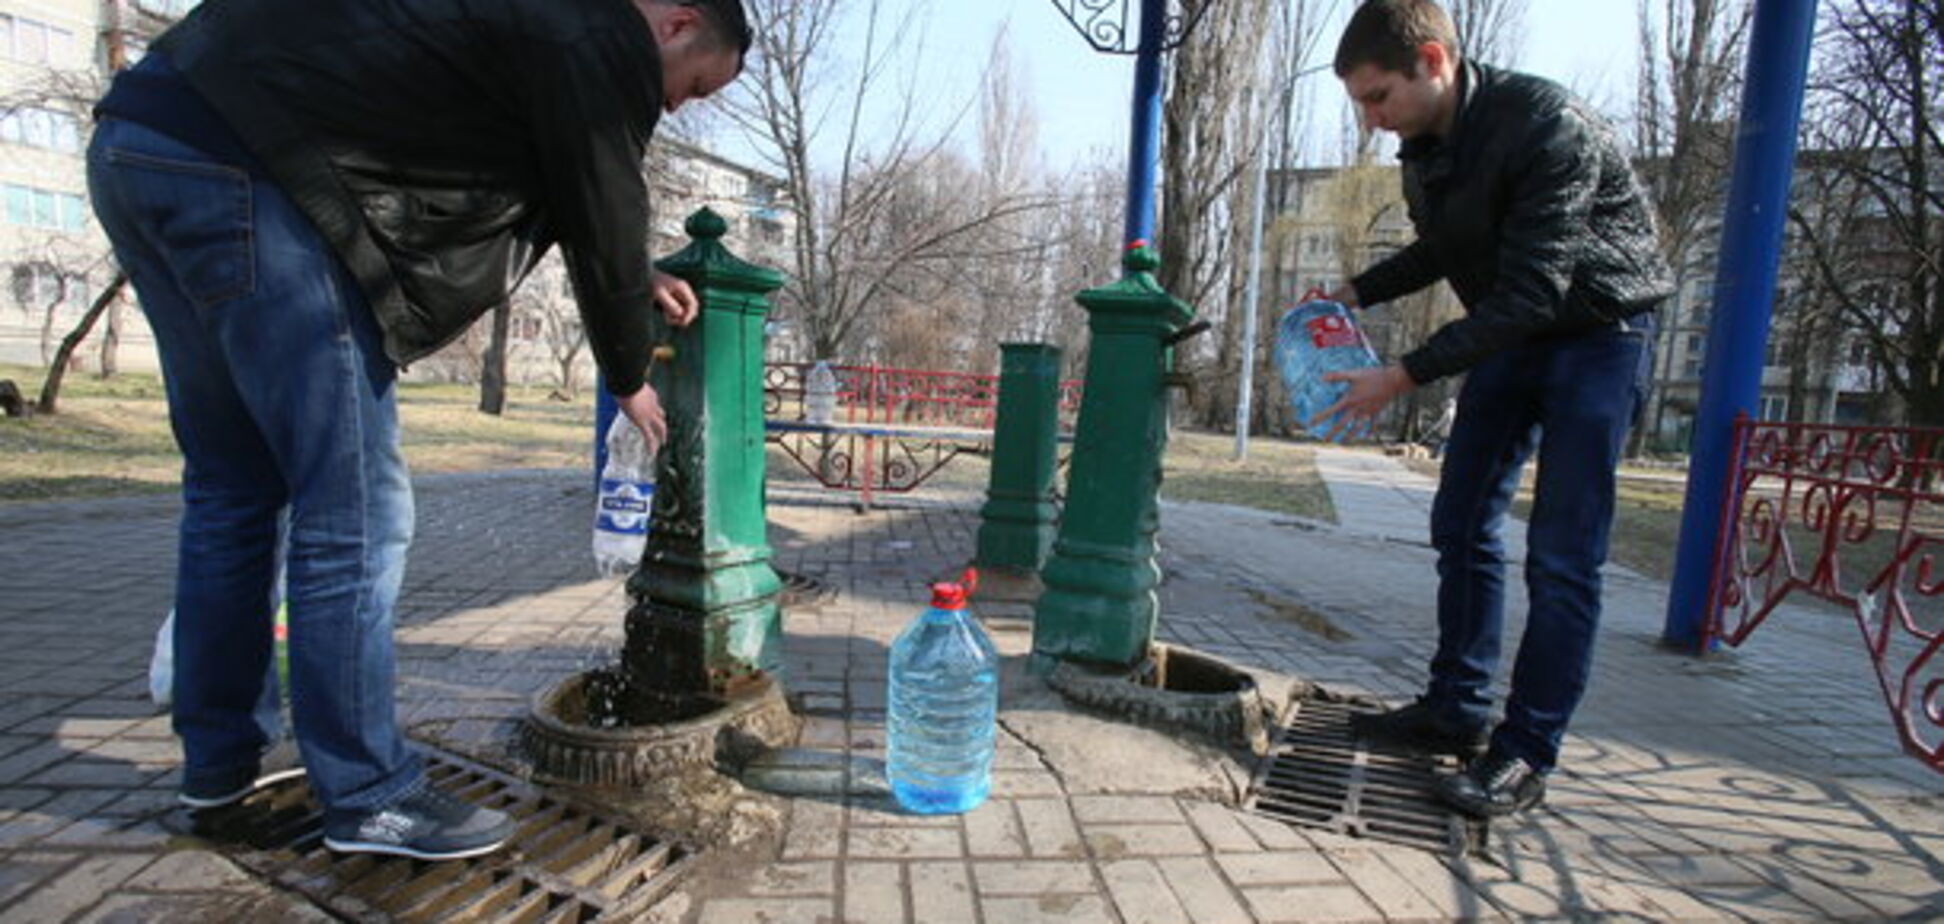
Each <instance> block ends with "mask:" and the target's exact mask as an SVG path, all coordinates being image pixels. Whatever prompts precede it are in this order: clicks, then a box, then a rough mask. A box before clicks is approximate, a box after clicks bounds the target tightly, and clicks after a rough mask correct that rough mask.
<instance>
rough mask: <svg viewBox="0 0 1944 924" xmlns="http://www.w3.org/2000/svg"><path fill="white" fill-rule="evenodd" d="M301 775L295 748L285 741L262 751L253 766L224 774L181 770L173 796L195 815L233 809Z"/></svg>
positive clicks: (301, 765)
mask: <svg viewBox="0 0 1944 924" xmlns="http://www.w3.org/2000/svg"><path fill="white" fill-rule="evenodd" d="M303 775H304V765H303V762H302V759H301V758H300V757H299V755H298V753H297V745H296V744H295V743H293V742H291V741H290V740H289V739H285V740H283V741H279V742H277V743H276V744H275V745H272V746H271V748H270V749H269V750H267V751H264V752H263V756H262V757H260V758H258V759H257V762H256V764H255V765H253V766H249V767H239V768H237V769H236V770H233V771H230V772H227V773H197V772H195V771H193V770H184V771H183V774H182V791H181V792H179V793H177V794H176V800H177V801H179V802H181V803H182V804H183V805H186V806H189V807H190V808H192V809H195V810H197V811H207V810H209V809H217V808H222V807H223V806H226V805H235V804H236V803H238V802H241V801H243V800H244V799H245V798H246V797H248V796H249V795H250V794H251V793H253V792H256V791H257V790H259V789H262V788H264V787H266V786H269V785H271V784H273V783H281V782H283V781H284V780H288V779H291V778H293V777H299V776H303Z"/></svg>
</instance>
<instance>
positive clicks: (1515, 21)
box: [1446, 0, 1527, 66]
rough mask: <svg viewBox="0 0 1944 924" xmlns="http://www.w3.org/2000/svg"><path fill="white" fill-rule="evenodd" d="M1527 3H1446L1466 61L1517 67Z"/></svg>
mask: <svg viewBox="0 0 1944 924" xmlns="http://www.w3.org/2000/svg"><path fill="white" fill-rule="evenodd" d="M1526 3H1527V0H1446V8H1447V9H1448V10H1450V12H1451V24H1452V25H1453V26H1455V27H1457V29H1458V47H1459V48H1460V49H1462V53H1463V54H1464V55H1465V56H1466V57H1470V58H1476V59H1478V60H1480V61H1485V62H1488V63H1491V64H1500V65H1507V66H1510V65H1516V64H1518V63H1519V55H1520V53H1521V52H1522V51H1523V49H1524V47H1525V13H1526Z"/></svg>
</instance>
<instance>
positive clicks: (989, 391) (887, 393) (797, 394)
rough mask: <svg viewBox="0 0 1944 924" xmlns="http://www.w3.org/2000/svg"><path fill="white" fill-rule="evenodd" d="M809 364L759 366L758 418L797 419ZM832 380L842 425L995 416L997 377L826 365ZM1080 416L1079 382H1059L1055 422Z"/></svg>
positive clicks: (972, 421) (1066, 424) (967, 424)
mask: <svg viewBox="0 0 1944 924" xmlns="http://www.w3.org/2000/svg"><path fill="white" fill-rule="evenodd" d="M811 365H812V364H811V363H766V364H764V366H763V414H764V416H765V417H769V418H771V419H783V420H802V419H803V383H804V378H805V376H808V375H809V374H810V368H811ZM830 371H831V372H833V373H835V374H836V376H837V419H838V420H839V421H842V422H844V423H897V424H910V425H913V426H935V427H962V428H970V429H975V430H990V429H992V427H993V422H994V420H995V419H996V417H997V416H998V413H999V377H998V376H996V375H976V374H973V373H969V372H938V371H933V370H927V369H895V368H890V367H886V366H831V367H830ZM1079 413H1080V380H1079V379H1068V380H1065V381H1062V382H1061V383H1060V424H1061V427H1062V428H1063V429H1069V430H1070V429H1072V427H1073V422H1074V419H1075V418H1076V417H1077V416H1078V415H1079Z"/></svg>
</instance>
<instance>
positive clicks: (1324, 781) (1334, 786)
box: [1243, 698, 1485, 854]
mask: <svg viewBox="0 0 1944 924" xmlns="http://www.w3.org/2000/svg"><path fill="white" fill-rule="evenodd" d="M1378 711H1380V707H1378V706H1376V705H1374V704H1366V703H1359V702H1341V701H1331V700H1327V699H1319V698H1303V699H1298V700H1296V701H1295V702H1293V703H1292V704H1291V705H1290V709H1289V723H1288V725H1286V726H1285V727H1284V728H1282V729H1279V730H1278V732H1277V736H1276V740H1275V742H1274V743H1273V744H1272V745H1271V746H1270V749H1269V756H1268V757H1266V758H1264V759H1263V761H1262V765H1261V767H1260V769H1258V770H1257V771H1256V779H1255V784H1254V785H1253V786H1251V787H1250V789H1249V798H1248V801H1247V802H1245V803H1244V805H1243V807H1244V808H1245V809H1247V810H1248V811H1251V812H1254V813H1255V814H1258V815H1262V816H1265V817H1268V818H1274V819H1276V820H1278V821H1282V822H1286V823H1288V824H1292V825H1296V826H1297V827H1303V828H1318V829H1321V830H1324V831H1331V832H1334V833H1337V834H1348V835H1352V836H1355V837H1367V838H1371V839H1373V840H1381V841H1391V842H1393V843H1399V844H1409V845H1411V846H1414V847H1423V848H1426V849H1430V850H1436V851H1440V852H1445V853H1451V854H1459V853H1464V852H1466V851H1467V850H1470V849H1474V848H1476V847H1478V846H1480V845H1482V844H1483V843H1484V835H1485V830H1484V826H1483V825H1482V824H1480V823H1478V822H1475V821H1472V820H1471V819H1468V818H1466V817H1464V816H1462V815H1458V814H1456V813H1454V812H1452V811H1451V810H1449V809H1447V808H1445V807H1444V805H1443V803H1440V802H1439V801H1438V798H1437V796H1436V795H1435V794H1434V793H1433V792H1432V789H1431V781H1432V779H1433V777H1434V771H1435V770H1438V769H1440V768H1442V769H1456V768H1457V764H1456V762H1455V761H1453V760H1452V759H1450V758H1431V757H1424V756H1420V755H1414V754H1403V753H1393V752H1388V751H1382V750H1372V749H1370V747H1369V746H1368V745H1366V744H1365V743H1364V742H1362V741H1359V740H1357V738H1356V736H1355V735H1354V734H1352V733H1351V731H1350V716H1352V715H1354V714H1357V713H1370V712H1378Z"/></svg>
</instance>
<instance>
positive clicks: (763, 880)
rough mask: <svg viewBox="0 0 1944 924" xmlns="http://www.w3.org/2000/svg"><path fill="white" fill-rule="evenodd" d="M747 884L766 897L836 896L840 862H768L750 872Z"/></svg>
mask: <svg viewBox="0 0 1944 924" xmlns="http://www.w3.org/2000/svg"><path fill="white" fill-rule="evenodd" d="M746 887H747V889H748V891H749V894H751V895H760V896H765V897H769V896H786V895H813V896H823V895H835V894H837V864H835V863H833V862H829V861H824V862H816V863H769V864H765V865H762V866H758V867H756V868H755V869H753V870H751V871H750V872H749V879H748V880H747V883H746Z"/></svg>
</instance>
